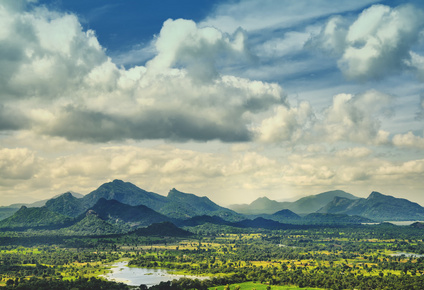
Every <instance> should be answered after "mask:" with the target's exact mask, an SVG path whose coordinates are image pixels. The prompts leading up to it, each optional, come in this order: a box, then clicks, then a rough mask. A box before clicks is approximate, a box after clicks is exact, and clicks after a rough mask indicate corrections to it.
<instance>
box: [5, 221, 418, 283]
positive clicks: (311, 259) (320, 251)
mask: <svg viewBox="0 0 424 290" xmlns="http://www.w3.org/2000/svg"><path fill="white" fill-rule="evenodd" d="M161 228H162V229H161ZM155 230H156V232H155ZM186 230H190V231H191V232H192V233H195V235H192V236H189V237H187V236H184V237H177V236H178V234H177V231H181V230H180V229H178V228H177V227H175V226H173V225H172V224H170V223H164V224H157V225H152V226H151V227H149V228H147V229H146V230H145V231H144V232H143V231H136V232H133V233H128V234H121V235H116V234H115V235H104V236H63V235H56V236H53V235H49V234H50V233H51V232H50V231H26V232H3V233H1V237H0V245H1V246H0V261H1V263H0V273H1V276H0V278H1V282H0V283H2V284H0V285H3V286H6V287H9V288H16V289H37V288H39V289H43V287H44V289H46V288H49V289H56V288H57V289H59V288H61V289H71V288H80V289H127V288H128V287H129V286H127V285H124V284H119V283H112V282H108V281H105V279H104V278H102V276H101V275H104V274H105V273H106V272H107V271H108V270H107V269H108V267H109V265H110V263H112V262H114V261H118V260H122V259H126V260H128V261H129V265H131V266H137V267H147V268H163V269H169V270H172V271H175V272H176V273H182V274H190V275H197V276H207V277H209V278H208V279H203V280H200V279H188V278H182V279H179V280H173V281H168V282H162V283H160V284H158V285H155V286H150V289H215V288H217V289H292V288H294V287H300V288H307V289H424V263H423V262H424V257H421V256H419V255H422V254H424V242H423V237H424V230H423V229H422V228H420V227H408V226H404V227H399V226H393V225H391V224H383V225H373V226H371V225H369V226H343V227H322V226H315V227H312V226H311V227H309V228H304V229H285V230H266V229H261V230H260V229H253V228H250V229H241V228H233V227H230V226H226V225H213V224H203V225H201V226H196V227H186ZM174 231H175V232H174ZM185 233H186V232H185ZM174 234H175V236H172V235H174ZM399 253H400V254H399ZM402 253H403V254H402ZM409 253H413V254H415V255H409ZM109 283H110V285H109ZM46 285H48V287H47V286H46ZM105 285H106V286H105ZM227 285H228V286H227ZM277 286H278V287H277ZM84 287H85V288H84ZM96 287H97V288H96ZM102 287H103V288H102ZM146 287H147V286H146ZM225 287H226V288H225ZM284 287H285V288H284ZM288 287H291V288H288ZM147 288H148V287H147ZM147 288H146V289H147Z"/></svg>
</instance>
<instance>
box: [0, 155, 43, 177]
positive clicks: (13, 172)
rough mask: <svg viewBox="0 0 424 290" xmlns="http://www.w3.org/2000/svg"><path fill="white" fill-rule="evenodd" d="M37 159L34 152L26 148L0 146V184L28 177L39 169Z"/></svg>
mask: <svg viewBox="0 0 424 290" xmlns="http://www.w3.org/2000/svg"><path fill="white" fill-rule="evenodd" d="M38 159H39V158H37V157H36V156H35V152H32V151H30V150H28V149H26V148H16V149H8V148H0V184H4V183H5V182H7V181H8V180H25V179H30V178H31V177H33V175H34V174H35V173H36V172H37V171H38V169H39V168H38Z"/></svg>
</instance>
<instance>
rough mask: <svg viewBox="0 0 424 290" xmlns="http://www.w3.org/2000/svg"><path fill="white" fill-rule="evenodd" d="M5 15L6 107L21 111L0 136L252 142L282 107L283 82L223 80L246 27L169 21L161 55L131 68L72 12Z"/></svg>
mask: <svg viewBox="0 0 424 290" xmlns="http://www.w3.org/2000/svg"><path fill="white" fill-rule="evenodd" d="M18 8H19V7H18ZM0 13H2V14H3V15H5V16H7V17H4V18H0V24H4V26H5V27H6V28H7V31H6V30H1V32H0V36H1V37H2V39H1V41H2V43H3V44H4V45H3V46H1V48H0V50H1V49H3V50H4V51H2V52H3V53H2V54H0V75H1V76H5V77H4V78H3V77H2V78H0V89H1V91H2V93H1V95H0V110H1V111H5V110H6V109H7V110H11V109H13V108H20V110H16V111H15V113H16V114H7V116H8V118H7V122H4V123H2V126H1V128H0V129H2V130H20V129H31V130H33V131H34V132H37V133H39V134H47V135H51V136H62V137H65V138H67V139H68V140H83V141H85V142H107V141H111V140H123V139H137V140H143V139H170V140H177V141H187V140H199V141H208V140H213V139H218V140H222V141H227V142H229V141H248V140H250V138H251V136H250V135H251V132H250V131H249V126H250V123H251V122H252V118H253V117H254V116H255V115H256V114H258V113H260V112H263V111H267V110H269V109H270V108H271V107H272V106H274V105H276V104H277V105H278V104H284V103H285V96H284V94H283V92H282V89H281V87H280V86H279V85H277V84H271V83H264V82H258V81H250V80H248V79H243V78H237V77H232V76H226V75H221V74H220V73H219V71H218V67H219V63H220V61H223V60H227V59H232V58H235V59H236V60H233V61H237V59H238V58H239V57H241V58H243V57H246V56H248V52H247V50H246V47H245V45H244V44H245V43H244V42H245V34H244V32H243V31H241V30H238V31H236V32H235V33H234V34H232V35H229V34H225V33H222V32H220V31H219V30H217V29H215V28H212V27H203V28H199V27H197V25H196V23H194V22H193V21H190V20H183V19H178V20H168V21H166V22H165V23H164V25H163V28H162V30H161V33H160V34H159V36H158V38H157V39H156V41H155V43H154V45H155V47H156V51H157V55H156V56H155V57H154V58H153V59H152V60H150V61H149V62H148V63H147V64H146V66H145V67H144V66H136V67H133V68H131V69H128V70H126V69H124V68H118V67H117V66H116V65H115V64H114V63H113V62H112V60H111V58H109V57H108V56H107V55H106V54H105V50H104V49H103V48H102V47H101V45H100V44H99V42H98V41H97V38H96V35H95V33H94V32H93V31H91V30H89V31H83V29H82V27H81V25H80V23H79V21H78V19H77V17H76V16H75V15H73V14H64V13H59V12H54V11H49V10H47V8H34V9H30V8H28V9H26V10H25V9H24V8H22V7H21V10H19V9H17V10H12V9H11V8H10V7H9V6H4V5H1V4H0ZM0 26H1V27H3V25H0ZM4 116H5V115H4ZM4 116H3V117H4ZM3 117H2V118H3ZM9 117H10V118H9Z"/></svg>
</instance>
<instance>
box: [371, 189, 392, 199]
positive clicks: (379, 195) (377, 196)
mask: <svg viewBox="0 0 424 290" xmlns="http://www.w3.org/2000/svg"><path fill="white" fill-rule="evenodd" d="M385 196H387V195H384V194H382V193H379V192H377V191H373V192H371V194H370V195H369V196H368V198H367V199H374V198H381V197H385Z"/></svg>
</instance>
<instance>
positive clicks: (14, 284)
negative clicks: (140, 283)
mask: <svg viewBox="0 0 424 290" xmlns="http://www.w3.org/2000/svg"><path fill="white" fill-rule="evenodd" d="M6 289H21V290H46V289H49V290H71V289H79V290H97V289H99V290H100V289H110V290H121V289H122V290H128V289H130V288H129V286H127V285H125V284H123V283H116V282H111V281H105V280H101V279H97V278H94V277H92V278H80V279H76V280H74V281H70V280H59V279H37V278H31V279H29V280H25V279H22V280H19V279H15V280H13V279H10V280H8V281H7V282H6Z"/></svg>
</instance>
